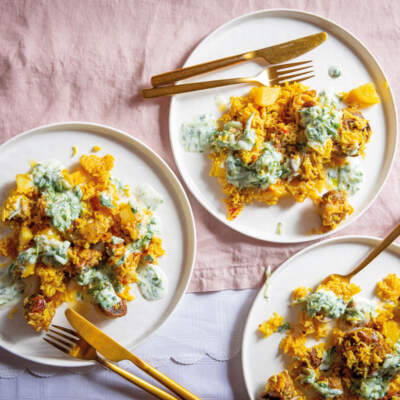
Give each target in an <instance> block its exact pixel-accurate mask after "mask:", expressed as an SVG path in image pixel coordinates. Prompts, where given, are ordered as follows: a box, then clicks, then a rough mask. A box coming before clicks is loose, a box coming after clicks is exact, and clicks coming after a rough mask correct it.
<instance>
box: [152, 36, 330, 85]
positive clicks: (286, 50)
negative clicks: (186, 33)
mask: <svg viewBox="0 0 400 400" xmlns="http://www.w3.org/2000/svg"><path fill="white" fill-rule="evenodd" d="M327 36H328V35H327V33H326V32H319V33H315V34H313V35H309V36H304V37H301V38H299V39H295V40H291V41H289V42H285V43H281V44H277V45H274V46H270V47H265V48H263V49H259V50H254V51H249V52H247V53H242V54H237V55H235V56H230V57H226V58H221V59H219V60H214V61H209V62H206V63H203V64H197V65H192V66H190V67H186V68H181V69H177V70H175V71H170V72H166V73H164V74H160V75H154V76H153V77H152V78H151V83H152V85H153V86H154V87H157V86H161V85H166V84H169V83H173V82H177V81H179V80H181V79H186V78H190V77H191V76H195V75H199V74H203V73H205V72H209V71H214V70H216V69H219V68H223V67H227V66H229V65H234V64H238V63H241V62H244V61H248V60H253V59H256V58H263V59H264V60H265V61H266V62H267V64H268V65H271V64H279V63H281V62H284V61H288V60H291V59H293V58H296V57H298V56H301V55H302V54H304V53H307V52H308V51H310V50H312V49H314V48H315V47H317V46H319V45H320V44H321V43H323V42H324V41H325V40H326V38H327Z"/></svg>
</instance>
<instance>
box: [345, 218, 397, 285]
mask: <svg viewBox="0 0 400 400" xmlns="http://www.w3.org/2000/svg"><path fill="white" fill-rule="evenodd" d="M399 235H400V224H398V225H397V226H396V227H395V228H394V229H393V230H392V231H391V232H390V233H389V234H388V235H387V236H386V237H385V238H384V239H383V240H382V241H381V243H380V244H379V245H378V246H377V247H375V248H374V249H373V250H372V251H371V252H370V253H369V254H368V255H367V256H366V257H365V258H364V259H363V260H362V261H361V262H360V264H359V265H358V266H357V267H356V268H355V269H354V270H353V271H351V273H350V274H348V275H347V276H348V278H350V279H351V278H352V277H353V276H354V275H355V274H357V273H358V272H360V271H361V270H362V269H364V268H365V267H366V266H367V265H368V264H369V263H370V262H371V261H372V260H373V259H374V258H375V257H376V256H377V255H378V254H380V253H382V251H383V250H385V249H386V247H388V246H389V245H390V244H391V243H392V242H393V241H394V240H395V239H396V238H397V237H398V236H399Z"/></svg>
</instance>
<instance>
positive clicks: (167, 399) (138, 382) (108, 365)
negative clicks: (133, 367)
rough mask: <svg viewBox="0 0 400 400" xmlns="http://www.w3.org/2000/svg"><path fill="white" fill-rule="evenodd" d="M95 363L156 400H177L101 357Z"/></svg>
mask: <svg viewBox="0 0 400 400" xmlns="http://www.w3.org/2000/svg"><path fill="white" fill-rule="evenodd" d="M97 361H98V362H99V363H100V364H101V365H104V366H105V367H106V368H108V369H110V370H111V371H113V372H115V373H116V374H118V375H119V376H122V378H124V379H126V380H127V381H129V382H132V383H133V384H135V385H136V386H138V387H140V388H141V389H143V390H145V391H146V392H147V393H150V394H152V395H154V396H156V397H157V398H158V399H162V400H178V399H177V398H176V397H174V396H172V395H171V394H169V393H167V392H165V391H164V390H162V389H160V388H158V387H157V386H154V385H152V384H150V383H148V382H146V381H144V380H143V379H141V378H139V377H138V376H136V375H133V374H131V373H130V372H128V371H126V370H124V369H123V368H121V367H118V365H115V364H113V363H112V362H110V361H107V360H104V359H102V358H101V357H98V359H97Z"/></svg>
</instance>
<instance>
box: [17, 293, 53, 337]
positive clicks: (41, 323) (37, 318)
mask: <svg viewBox="0 0 400 400" xmlns="http://www.w3.org/2000/svg"><path fill="white" fill-rule="evenodd" d="M55 312H56V308H55V307H54V305H53V303H52V302H51V301H50V302H48V301H46V299H45V297H44V296H43V295H41V294H33V295H31V296H29V297H27V298H26V299H25V301H24V317H25V320H26V322H27V323H28V324H29V325H31V326H32V327H33V328H34V329H35V331H37V332H39V331H40V330H42V329H45V330H47V329H48V327H49V325H50V323H51V320H52V319H53V316H54V313H55Z"/></svg>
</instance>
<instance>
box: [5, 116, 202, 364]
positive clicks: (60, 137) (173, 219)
mask: <svg viewBox="0 0 400 400" xmlns="http://www.w3.org/2000/svg"><path fill="white" fill-rule="evenodd" d="M73 145H76V146H77V147H78V154H77V155H76V156H75V157H72V146H73ZM94 145H98V146H100V147H101V148H102V150H101V151H100V152H99V153H97V154H98V155H104V154H106V153H109V154H112V155H113V156H114V158H115V166H114V169H113V172H112V173H113V175H114V176H116V177H118V178H121V179H122V181H123V182H125V183H127V184H129V186H130V187H131V188H132V189H134V187H135V186H136V185H137V184H140V183H149V184H150V185H151V186H153V187H154V188H155V189H156V190H157V191H158V192H159V193H161V195H162V196H163V198H164V204H162V205H161V206H160V207H159V209H158V210H157V215H158V216H159V217H160V219H161V226H162V238H163V246H164V248H165V250H166V254H165V255H164V256H163V257H161V258H160V260H159V263H160V266H161V268H162V269H163V270H164V271H165V273H166V274H167V276H168V281H169V290H168V293H167V295H166V296H165V297H164V298H163V299H161V300H158V301H154V302H149V301H146V300H144V299H143V297H142V296H141V295H140V293H139V291H138V288H137V287H136V285H133V288H132V293H133V294H134V295H135V300H133V301H132V302H129V303H128V313H127V315H126V316H124V317H122V318H117V319H114V320H110V319H106V318H103V316H102V315H101V313H99V312H95V311H94V309H93V307H91V306H89V307H88V315H89V318H90V319H91V320H92V321H93V322H94V323H96V325H97V326H98V327H99V328H100V329H102V330H104V331H105V332H106V333H107V334H109V335H110V336H112V337H113V338H114V339H116V340H117V341H118V342H119V343H121V344H122V345H123V346H126V347H128V348H130V349H132V348H134V347H135V346H136V345H137V344H138V343H139V342H141V341H143V340H144V339H145V338H147V337H148V336H149V335H150V334H151V333H153V332H154V331H155V330H156V329H157V328H159V327H160V325H161V324H162V323H163V322H165V320H166V319H167V318H168V317H169V315H170V314H171V312H172V311H173V310H174V308H175V307H176V305H177V304H178V302H179V300H180V299H181V297H182V295H183V294H184V292H185V289H186V287H187V285H188V283H189V280H190V277H191V273H192V269H193V264H194V260H195V252H196V234H195V227H194V220H193V215H192V211H191V208H190V204H189V201H188V199H187V197H186V194H185V192H184V190H183V188H182V186H181V184H180V183H179V181H178V180H177V178H176V176H175V175H174V173H173V172H172V171H171V170H170V168H169V167H168V166H167V164H166V163H165V162H164V161H163V160H162V159H161V158H160V157H159V156H158V155H157V154H156V153H154V152H153V151H152V150H151V149H150V148H149V147H147V146H146V145H144V144H143V143H141V142H140V141H138V140H137V139H134V138H133V137H131V136H129V135H128V134H126V133H124V132H121V131H119V130H116V129H113V128H110V127H107V126H103V125H96V124H89V123H83V122H68V123H60V124H54V125H47V126H42V127H39V128H37V129H33V130H31V131H28V132H25V133H23V134H21V135H18V136H16V137H14V138H13V139H11V140H9V141H8V142H6V143H4V144H2V145H1V146H0V154H1V157H0V193H1V196H0V201H1V203H2V202H3V201H4V199H5V197H6V196H7V194H8V192H9V190H10V189H11V188H12V187H13V186H14V185H15V175H16V174H18V173H24V172H26V171H28V170H29V161H30V160H37V161H41V160H48V159H50V158H56V159H58V160H60V161H61V162H62V163H63V164H64V165H65V166H66V167H73V166H75V165H77V163H78V161H79V157H80V156H81V155H82V154H87V153H90V151H91V149H92V147H93V146H94ZM18 308H19V310H18V313H17V314H16V315H15V316H14V318H13V319H12V320H9V319H8V318H7V316H8V312H9V311H10V308H9V307H4V308H1V309H0V346H2V347H4V348H5V349H7V350H9V351H11V352H13V353H15V354H17V355H19V356H21V357H24V358H27V359H29V360H32V361H36V362H40V363H44V364H49V365H57V366H69V367H71V366H83V365H89V364H91V363H90V362H81V361H79V360H74V359H71V358H68V357H66V356H65V357H64V354H63V353H61V352H60V351H58V350H57V349H54V348H52V347H51V346H49V345H48V344H47V343H46V342H44V341H43V339H42V337H43V334H42V335H40V334H37V333H35V332H34V330H33V329H32V328H31V327H30V326H28V325H27V324H26V323H25V321H24V318H23V316H22V312H21V309H22V308H21V305H19V307H18ZM65 308H66V305H65V304H64V305H63V306H62V307H60V308H59V309H58V310H57V312H56V315H55V318H54V320H53V323H56V324H59V325H62V326H69V324H68V322H67V320H66V319H65V317H64V310H65Z"/></svg>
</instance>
